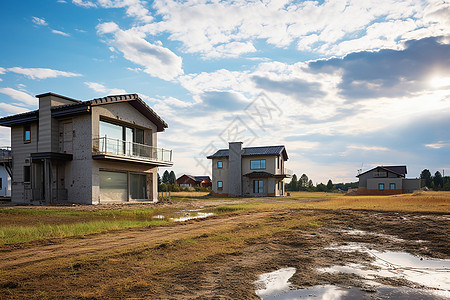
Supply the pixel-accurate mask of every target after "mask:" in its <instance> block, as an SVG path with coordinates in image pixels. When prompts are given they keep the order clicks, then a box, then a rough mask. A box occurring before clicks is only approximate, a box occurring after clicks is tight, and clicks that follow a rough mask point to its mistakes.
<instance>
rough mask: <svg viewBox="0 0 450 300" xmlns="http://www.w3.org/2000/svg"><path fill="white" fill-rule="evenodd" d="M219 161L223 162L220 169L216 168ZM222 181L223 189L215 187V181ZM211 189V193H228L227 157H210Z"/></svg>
mask: <svg viewBox="0 0 450 300" xmlns="http://www.w3.org/2000/svg"><path fill="white" fill-rule="evenodd" d="M218 161H221V162H222V163H223V167H222V169H219V168H217V162H218ZM218 181H222V182H223V189H222V190H218V189H217V182H218ZM212 182H213V185H212V191H213V194H214V193H215V194H218V195H224V194H226V195H228V158H226V157H224V158H213V159H212Z"/></svg>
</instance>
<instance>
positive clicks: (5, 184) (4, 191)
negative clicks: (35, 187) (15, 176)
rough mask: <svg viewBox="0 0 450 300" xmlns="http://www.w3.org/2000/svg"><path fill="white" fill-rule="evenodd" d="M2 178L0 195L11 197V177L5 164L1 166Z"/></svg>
mask: <svg viewBox="0 0 450 300" xmlns="http://www.w3.org/2000/svg"><path fill="white" fill-rule="evenodd" d="M0 178H1V179H2V186H1V187H0V197H11V178H10V177H9V174H8V172H7V171H6V169H5V167H4V166H0Z"/></svg>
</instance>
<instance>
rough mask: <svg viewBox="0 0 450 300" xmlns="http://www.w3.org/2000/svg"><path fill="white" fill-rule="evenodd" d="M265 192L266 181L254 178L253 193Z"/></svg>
mask: <svg viewBox="0 0 450 300" xmlns="http://www.w3.org/2000/svg"><path fill="white" fill-rule="evenodd" d="M263 192H264V183H263V181H262V180H253V193H255V194H261V193H263Z"/></svg>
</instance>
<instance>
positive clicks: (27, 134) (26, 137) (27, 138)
mask: <svg viewBox="0 0 450 300" xmlns="http://www.w3.org/2000/svg"><path fill="white" fill-rule="evenodd" d="M23 141H24V142H27V143H29V142H31V125H30V124H26V125H24V126H23Z"/></svg>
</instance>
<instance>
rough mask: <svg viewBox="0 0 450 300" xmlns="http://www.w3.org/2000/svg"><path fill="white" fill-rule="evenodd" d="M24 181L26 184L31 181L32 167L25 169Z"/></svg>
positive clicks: (25, 167)
mask: <svg viewBox="0 0 450 300" xmlns="http://www.w3.org/2000/svg"><path fill="white" fill-rule="evenodd" d="M23 181H24V182H30V181H31V167H30V166H24V167H23Z"/></svg>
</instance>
